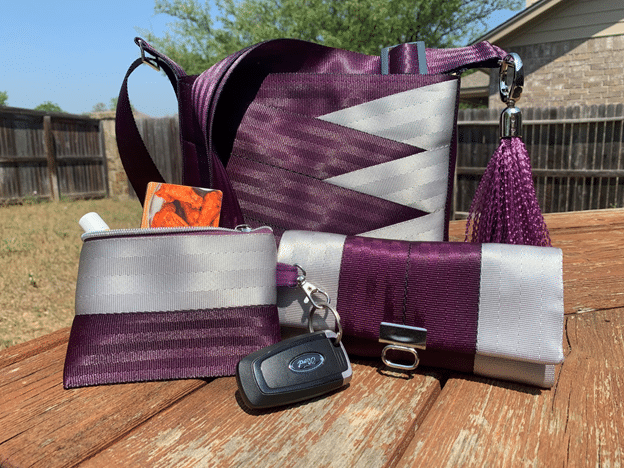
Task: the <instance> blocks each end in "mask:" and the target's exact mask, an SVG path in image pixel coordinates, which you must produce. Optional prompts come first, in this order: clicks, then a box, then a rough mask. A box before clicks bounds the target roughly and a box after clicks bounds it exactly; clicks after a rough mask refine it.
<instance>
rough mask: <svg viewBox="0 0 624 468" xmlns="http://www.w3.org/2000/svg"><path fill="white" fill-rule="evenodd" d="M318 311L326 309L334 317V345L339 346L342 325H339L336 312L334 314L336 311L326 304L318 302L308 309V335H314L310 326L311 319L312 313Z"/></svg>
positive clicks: (338, 317)
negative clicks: (335, 329)
mask: <svg viewBox="0 0 624 468" xmlns="http://www.w3.org/2000/svg"><path fill="white" fill-rule="evenodd" d="M318 309H327V310H329V311H330V312H331V313H332V314H334V317H335V318H336V328H337V329H338V330H337V331H336V341H335V343H334V345H335V346H338V345H339V344H340V340H342V325H341V324H340V315H338V312H336V309H334V308H333V307H332V306H330V305H329V304H328V303H327V302H319V303H316V304H314V305H313V306H312V308H311V309H310V316H309V317H308V330H309V331H310V333H314V326H313V325H312V319H313V318H314V313H315V312H316V311H317V310H318Z"/></svg>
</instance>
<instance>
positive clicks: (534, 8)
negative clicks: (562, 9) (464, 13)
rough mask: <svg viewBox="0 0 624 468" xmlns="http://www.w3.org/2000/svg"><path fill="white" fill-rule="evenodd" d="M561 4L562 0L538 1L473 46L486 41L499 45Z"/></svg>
mask: <svg viewBox="0 0 624 468" xmlns="http://www.w3.org/2000/svg"><path fill="white" fill-rule="evenodd" d="M563 2H564V0H539V1H538V2H535V3H534V4H533V5H531V6H529V7H528V8H525V9H524V10H522V11H521V12H519V13H517V14H516V15H514V16H513V17H511V18H510V19H508V20H507V21H505V22H504V23H502V24H500V25H498V26H496V27H495V28H494V29H491V30H490V31H488V32H486V33H485V34H484V35H483V36H481V37H479V38H478V39H476V40H475V41H474V42H473V44H475V43H477V42H481V41H488V42H490V43H493V44H496V43H499V42H500V41H501V40H502V39H504V38H505V37H506V36H508V35H510V34H511V33H513V32H514V31H516V30H517V29H519V28H521V27H522V26H524V25H525V24H527V23H528V22H529V21H532V20H534V19H535V18H537V17H539V16H541V15H543V14H544V13H546V12H547V11H549V10H550V9H551V8H554V7H555V6H557V5H559V4H560V3H563Z"/></svg>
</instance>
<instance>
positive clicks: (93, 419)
mask: <svg viewBox="0 0 624 468" xmlns="http://www.w3.org/2000/svg"><path fill="white" fill-rule="evenodd" d="M66 349H67V346H66V345H65V346H57V347H55V348H53V349H50V350H48V351H45V352H43V353H41V354H38V355H36V356H32V357H29V358H27V359H23V360H18V362H16V363H14V364H12V365H10V366H6V367H4V368H2V369H0V465H2V466H3V467H4V466H5V465H6V466H20V467H22V466H42V467H46V468H48V467H55V466H72V465H74V464H75V463H78V462H80V461H81V460H83V459H85V458H86V457H88V456H90V455H93V454H94V453H96V452H98V451H100V450H102V449H103V448H105V447H106V446H107V445H109V444H111V443H112V442H113V441H115V440H116V439H117V438H118V437H120V436H122V435H123V434H124V433H126V432H128V431H130V430H131V429H132V428H134V427H136V426H137V425H139V424H141V423H142V422H144V421H145V420H147V419H149V418H150V417H152V416H153V415H154V414H156V413H158V412H159V411H162V410H163V409H165V408H167V407H168V406H170V405H172V404H173V403H174V402H176V401H178V400H179V399H180V398H183V397H184V396H185V395H187V394H189V393H191V392H193V391H194V390H196V389H197V388H200V387H202V386H203V385H205V382H204V381H201V380H186V381H176V382H149V383H142V384H126V385H109V386H101V387H91V388H81V389H74V390H64V389H63V385H62V380H63V363H64V360H65V350H66Z"/></svg>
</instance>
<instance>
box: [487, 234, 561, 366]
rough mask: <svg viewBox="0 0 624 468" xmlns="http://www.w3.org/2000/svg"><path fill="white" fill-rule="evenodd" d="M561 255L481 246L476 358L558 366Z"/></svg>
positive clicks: (549, 250)
mask: <svg viewBox="0 0 624 468" xmlns="http://www.w3.org/2000/svg"><path fill="white" fill-rule="evenodd" d="M561 269H562V253H561V250H560V249H557V248H552V247H550V248H549V247H534V246H526V245H504V244H483V245H482V247H481V286H480V293H479V294H480V295H479V322H478V325H477V354H480V355H483V356H493V357H501V358H509V359H513V360H521V361H527V362H534V363H540V364H557V363H559V362H561V361H562V360H563V350H562V346H561V339H562V335H563V284H562V273H561Z"/></svg>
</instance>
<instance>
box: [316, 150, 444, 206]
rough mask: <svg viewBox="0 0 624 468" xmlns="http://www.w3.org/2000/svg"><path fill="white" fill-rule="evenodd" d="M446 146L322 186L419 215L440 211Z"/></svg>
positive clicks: (340, 177)
mask: <svg viewBox="0 0 624 468" xmlns="http://www.w3.org/2000/svg"><path fill="white" fill-rule="evenodd" d="M448 166H449V146H445V147H441V148H437V149H434V150H431V151H425V152H423V153H418V154H414V155H412V156H408V157H405V158H401V159H398V160H395V161H390V162H387V163H383V164H378V165H376V166H373V167H368V168H365V169H360V170H357V171H353V172H349V173H347V174H342V175H339V176H336V177H331V178H329V179H325V182H329V183H330V184H334V185H337V186H339V187H345V188H349V189H352V190H356V191H358V192H361V193H365V194H367V195H373V196H375V197H379V198H383V199H385V200H389V201H392V202H395V203H399V204H401V205H406V206H411V207H412V208H416V209H419V210H422V211H427V212H433V211H436V210H440V209H444V207H445V204H446V197H447V187H448Z"/></svg>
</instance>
